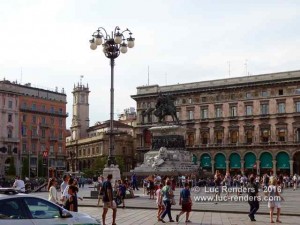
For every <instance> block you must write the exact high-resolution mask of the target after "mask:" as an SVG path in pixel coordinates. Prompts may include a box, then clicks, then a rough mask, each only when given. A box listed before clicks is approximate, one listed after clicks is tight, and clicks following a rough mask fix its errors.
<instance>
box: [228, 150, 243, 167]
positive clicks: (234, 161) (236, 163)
mask: <svg viewBox="0 0 300 225" xmlns="http://www.w3.org/2000/svg"><path fill="white" fill-rule="evenodd" d="M229 161H230V168H231V169H240V168H241V157H240V156H239V154H237V153H232V154H231V155H230V157H229Z"/></svg>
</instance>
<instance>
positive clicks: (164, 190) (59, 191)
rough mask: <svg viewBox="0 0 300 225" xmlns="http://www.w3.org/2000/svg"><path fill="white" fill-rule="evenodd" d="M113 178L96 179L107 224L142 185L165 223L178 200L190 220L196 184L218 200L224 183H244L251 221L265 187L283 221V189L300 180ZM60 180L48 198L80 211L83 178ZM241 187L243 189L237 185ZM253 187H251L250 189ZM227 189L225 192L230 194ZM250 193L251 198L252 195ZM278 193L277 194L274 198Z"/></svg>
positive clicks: (52, 183)
mask: <svg viewBox="0 0 300 225" xmlns="http://www.w3.org/2000/svg"><path fill="white" fill-rule="evenodd" d="M111 181H112V175H108V176H107V177H106V178H104V177H103V176H99V177H98V180H97V188H98V192H99V198H98V199H99V200H98V205H100V201H101V199H102V202H103V213H102V222H103V224H105V220H106V214H107V212H108V209H109V208H111V209H112V211H113V217H112V218H113V222H112V224H113V225H114V224H115V220H116V214H117V207H118V206H119V207H122V208H125V207H126V205H125V199H126V198H127V197H133V196H134V193H133V192H134V191H136V190H137V191H138V190H139V187H141V186H142V187H143V194H144V195H149V199H156V201H155V202H156V205H157V220H158V221H161V222H162V223H165V222H166V221H165V218H166V216H167V218H168V219H169V222H174V220H173V217H172V206H173V205H175V204H176V202H177V200H178V204H179V205H180V206H181V211H180V212H179V213H178V214H177V215H176V217H175V220H176V221H177V222H178V221H179V218H180V217H181V216H182V215H183V214H185V222H187V223H188V222H191V221H190V219H189V216H190V212H191V210H192V204H193V203H192V198H191V191H190V189H191V188H192V187H195V186H210V187H214V188H215V190H216V191H215V192H214V196H215V201H218V199H219V197H221V195H223V194H224V193H222V192H221V190H223V189H222V187H224V186H226V187H227V188H231V187H243V188H246V190H247V192H243V191H236V195H238V196H240V195H244V194H246V195H248V196H249V200H248V204H249V207H250V210H249V214H248V216H249V218H250V220H251V221H256V219H255V215H256V212H257V211H258V209H259V204H260V200H259V199H258V198H257V196H259V195H260V193H259V191H260V190H262V192H263V194H264V195H265V196H268V197H269V200H268V208H269V211H270V222H271V223H274V222H275V221H276V222H277V223H281V220H280V214H281V202H282V201H284V198H283V196H282V195H281V194H282V191H283V190H284V189H286V188H293V190H296V189H297V187H298V186H299V183H300V177H299V176H298V175H297V174H294V175H293V176H288V175H283V174H279V175H278V176H274V175H272V174H267V173H265V174H263V175H262V176H258V175H254V174H249V175H248V176H247V175H245V174H235V175H231V174H230V173H229V172H226V173H225V174H221V173H220V172H219V171H218V170H217V171H216V173H215V174H214V176H212V177H209V178H206V179H203V178H200V179H197V177H196V175H195V174H188V175H180V176H176V177H175V176H170V177H169V176H160V175H159V174H153V175H150V176H147V177H144V178H142V179H141V178H140V177H139V178H138V177H137V176H136V174H132V176H131V177H130V178H129V179H128V178H125V179H123V180H115V182H114V183H112V182H111ZM58 182H59V180H58V179H57V178H55V177H53V178H50V179H49V182H48V186H47V190H48V192H49V197H48V200H49V201H51V202H53V203H55V204H57V205H60V206H63V207H64V208H66V209H68V210H70V211H75V212H77V211H78V200H83V198H82V197H80V195H79V190H80V187H82V188H83V187H84V184H83V183H84V182H83V180H80V178H73V177H70V176H69V175H64V176H63V181H62V182H61V184H60V185H58ZM13 188H15V189H16V190H18V191H19V192H25V183H24V181H23V180H22V179H20V177H18V176H17V177H16V179H15V182H14V183H13ZM176 188H179V189H180V190H179V193H180V195H179V198H178V199H175V195H174V191H175V189H176ZM238 190H240V189H238ZM249 190H252V191H249ZM229 193H233V194H234V192H226V193H225V195H227V196H229ZM250 197H251V198H250ZM275 197H277V198H275ZM275 210H276V212H277V213H276V215H277V217H276V220H275V221H274V220H273V214H274V211H275Z"/></svg>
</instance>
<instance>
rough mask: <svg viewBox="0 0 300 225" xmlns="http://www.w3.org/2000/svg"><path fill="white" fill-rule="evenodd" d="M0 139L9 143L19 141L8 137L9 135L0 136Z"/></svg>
mask: <svg viewBox="0 0 300 225" xmlns="http://www.w3.org/2000/svg"><path fill="white" fill-rule="evenodd" d="M0 140H1V141H3V142H10V143H18V142H20V140H19V139H18V138H11V137H10V138H9V137H7V138H5V137H1V138H0Z"/></svg>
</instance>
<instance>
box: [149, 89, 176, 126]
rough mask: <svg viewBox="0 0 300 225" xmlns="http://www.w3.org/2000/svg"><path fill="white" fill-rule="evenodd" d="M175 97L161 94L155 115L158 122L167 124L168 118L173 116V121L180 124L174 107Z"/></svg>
mask: <svg viewBox="0 0 300 225" xmlns="http://www.w3.org/2000/svg"><path fill="white" fill-rule="evenodd" d="M174 100H175V97H174V96H173V95H169V94H168V95H162V94H161V93H159V95H158V98H157V102H156V105H155V110H154V112H153V113H154V115H155V116H156V117H158V122H159V123H161V122H165V121H166V116H171V117H172V119H173V121H174V122H176V123H178V124H179V120H178V117H177V115H176V106H175V105H174Z"/></svg>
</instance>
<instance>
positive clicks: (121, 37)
mask: <svg viewBox="0 0 300 225" xmlns="http://www.w3.org/2000/svg"><path fill="white" fill-rule="evenodd" d="M125 34H127V35H129V37H127V38H126V37H125ZM92 37H93V38H92V39H91V40H90V44H91V45H90V48H91V49H92V50H96V49H97V46H99V45H102V46H103V53H104V55H105V56H106V57H107V58H109V59H110V69H111V77H110V78H111V81H110V130H109V153H108V154H109V155H108V160H107V165H108V166H110V165H112V164H114V165H116V162H115V152H114V124H113V122H114V66H115V59H116V58H118V56H119V55H120V52H121V53H123V54H125V53H126V52H127V50H128V49H127V47H128V48H133V47H134V38H133V37H132V33H131V31H130V30H129V29H128V28H126V29H125V30H124V31H121V29H120V28H119V27H118V26H116V27H115V29H114V31H112V32H111V36H110V35H109V34H108V33H107V32H106V30H105V29H104V28H103V27H99V28H98V29H97V30H96V31H95V32H94V33H93V35H92ZM103 39H104V40H103Z"/></svg>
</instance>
